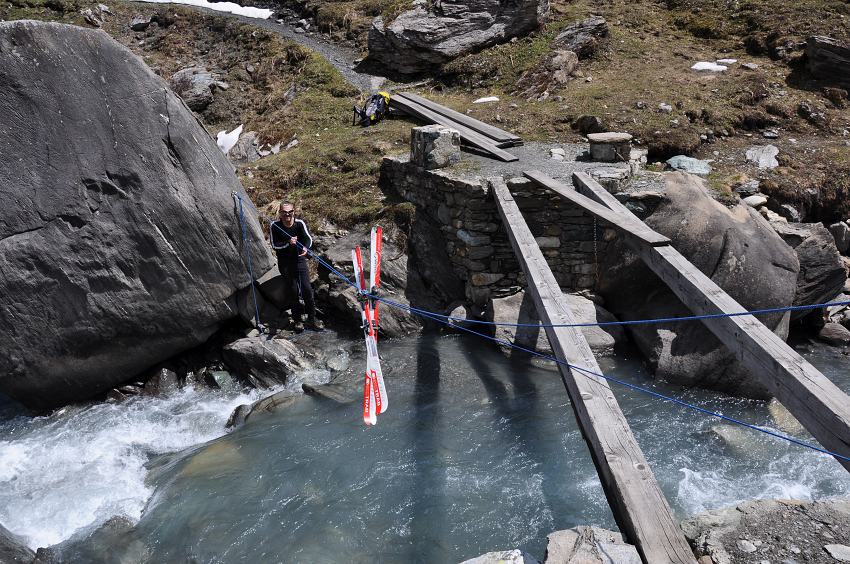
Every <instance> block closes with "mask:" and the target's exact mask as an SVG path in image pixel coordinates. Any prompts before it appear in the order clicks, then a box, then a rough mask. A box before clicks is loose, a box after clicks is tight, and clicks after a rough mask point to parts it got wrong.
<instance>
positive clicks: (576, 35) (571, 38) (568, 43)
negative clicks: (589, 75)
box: [552, 16, 608, 59]
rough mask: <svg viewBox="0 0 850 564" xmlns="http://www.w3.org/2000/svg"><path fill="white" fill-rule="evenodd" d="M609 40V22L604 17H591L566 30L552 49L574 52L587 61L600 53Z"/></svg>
mask: <svg viewBox="0 0 850 564" xmlns="http://www.w3.org/2000/svg"><path fill="white" fill-rule="evenodd" d="M607 38H608V22H606V21H605V18H603V17H602V16H591V17H589V18H587V19H585V20H582V21H580V22H577V23H574V24H572V25H570V26H569V27H566V28H564V30H563V31H562V32H561V33H559V34H558V36H557V37H556V38H555V40H554V41H553V42H552V47H553V48H555V49H566V50H569V51H572V52H573V53H575V54H576V55H578V58H579V59H587V58H588V57H591V56H593V54H595V53H596V52H597V51H599V49H600V47H601V46H602V45H603V43H604V41H605V40H606V39H607Z"/></svg>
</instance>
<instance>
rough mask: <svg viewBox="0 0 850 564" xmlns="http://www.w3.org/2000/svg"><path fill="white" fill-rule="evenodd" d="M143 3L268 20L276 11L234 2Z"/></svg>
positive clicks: (151, 0) (154, 0)
mask: <svg viewBox="0 0 850 564" xmlns="http://www.w3.org/2000/svg"><path fill="white" fill-rule="evenodd" d="M140 1H141V2H149V3H151V4H183V5H184V6H197V7H199V8H206V9H207V10H215V11H216V12H227V13H229V14H237V15H239V16H246V17H249V18H257V19H260V20H267V19H269V18H270V17H271V15H272V14H273V13H274V10H267V9H266V8H254V7H253V6H240V5H239V4H236V3H234V2H208V1H207V0H140Z"/></svg>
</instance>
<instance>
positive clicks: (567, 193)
mask: <svg viewBox="0 0 850 564" xmlns="http://www.w3.org/2000/svg"><path fill="white" fill-rule="evenodd" d="M523 174H524V175H525V176H526V177H527V178H529V179H531V180H533V181H534V182H536V183H538V184H540V185H541V186H545V187H546V188H549V189H550V190H552V191H553V192H555V193H556V194H558V195H559V196H561V197H562V198H564V199H565V200H568V201H570V202H572V203H573V204H575V205H577V206H579V207H580V208H582V209H584V210H585V211H587V212H588V213H590V214H592V215H595V216H596V217H598V218H600V219H604V220H605V221H607V222H608V223H610V224H612V225H613V226H614V227H615V228H617V229H618V230H619V231H621V232H622V233H624V234H625V235H627V236H628V238H632V239H637V240H639V241H641V242H642V243H645V244H647V245H650V246H658V245H669V244H670V239H668V238H667V237H665V236H663V235H661V234H659V233H656V232H655V231H653V230H652V229H650V228H649V227H647V226H646V225H644V224H643V223H640V224H639V225H638V224H635V223H633V222H629V221H624V220H623V216H622V215H620V214H618V213H616V212H613V211H611V210H610V209H609V208H607V207H606V206H604V205H603V204H600V203H597V202H595V201H593V200H591V199H590V198H587V197H585V196H582V195H581V194H579V193H578V192H576V191H575V189H574V188H573V187H572V186H570V185H568V184H564V183H563V182H559V181H557V180H555V179H554V178H551V177H549V176H546V175H545V174H543V173H542V172H540V171H538V170H527V171H525V172H523Z"/></svg>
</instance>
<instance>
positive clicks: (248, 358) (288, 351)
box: [222, 336, 310, 388]
mask: <svg viewBox="0 0 850 564" xmlns="http://www.w3.org/2000/svg"><path fill="white" fill-rule="evenodd" d="M222 356H223V358H224V362H225V363H226V364H227V366H228V367H230V369H231V370H233V372H234V373H236V374H237V375H238V376H240V377H242V378H245V379H247V380H248V381H249V382H251V384H253V385H254V386H255V387H257V388H271V387H273V386H275V385H278V384H285V383H286V381H287V379H288V378H290V377H291V376H292V375H293V374H295V373H296V372H298V371H300V370H304V369H307V368H310V363H309V362H308V361H307V359H306V358H305V357H304V355H303V353H302V352H301V351H300V350H299V349H298V348H297V347H296V346H295V345H293V344H292V343H291V342H289V341H287V340H285V339H271V340H267V339H266V338H265V337H262V336H260V337H245V338H244V339H239V340H238V341H235V342H233V343H230V344H229V345H227V346H226V347H224V349H223V350H222Z"/></svg>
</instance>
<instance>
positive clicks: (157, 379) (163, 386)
mask: <svg viewBox="0 0 850 564" xmlns="http://www.w3.org/2000/svg"><path fill="white" fill-rule="evenodd" d="M178 388H179V381H178V378H177V373H176V372H174V371H173V370H169V369H168V368H160V369H158V370H156V371H154V373H153V375H151V376H150V377H149V378H148V381H147V382H145V387H144V391H143V392H142V393H143V394H144V395H146V396H156V397H159V396H167V395H169V394H171V393H173V392H176V391H177V389H178Z"/></svg>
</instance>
